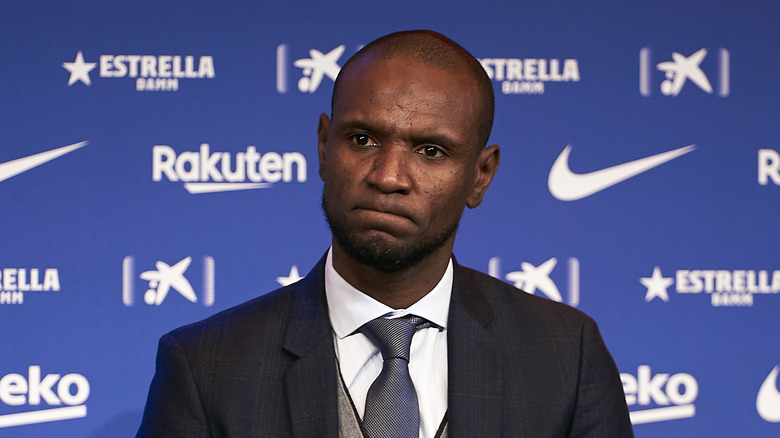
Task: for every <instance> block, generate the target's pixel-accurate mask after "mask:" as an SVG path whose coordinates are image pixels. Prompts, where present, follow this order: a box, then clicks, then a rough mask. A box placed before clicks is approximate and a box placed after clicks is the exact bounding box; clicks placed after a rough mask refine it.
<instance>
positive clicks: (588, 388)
mask: <svg viewBox="0 0 780 438" xmlns="http://www.w3.org/2000/svg"><path fill="white" fill-rule="evenodd" d="M492 120H493V90H492V85H491V83H490V80H489V79H488V77H487V75H486V74H485V72H484V70H483V69H482V67H481V66H480V64H479V62H478V61H477V60H476V59H474V57H473V56H471V55H470V54H468V52H466V51H465V50H464V49H463V48H461V47H460V46H458V45H457V44H455V43H454V42H452V41H450V40H449V39H447V38H446V37H444V36H442V35H439V34H437V33H434V32H429V31H412V32H401V33H396V34H391V35H388V36H385V37H383V38H380V39H379V40H377V41H374V42H373V43H371V44H369V45H368V46H366V47H364V48H363V49H362V50H361V51H360V52H358V53H357V54H356V55H355V56H353V57H352V58H351V59H350V60H349V61H348V62H347V63H346V64H345V65H344V68H343V69H342V70H341V72H340V74H339V76H338V78H337V80H336V84H335V86H334V91H333V101H332V107H331V117H328V116H327V115H325V114H323V115H321V116H320V121H319V126H318V129H317V135H318V154H319V173H320V177H321V178H322V180H323V181H324V189H323V209H324V211H325V214H326V217H327V220H328V223H329V225H330V227H331V230H332V233H333V243H332V247H331V249H330V250H329V251H328V253H327V254H326V256H324V257H323V259H322V260H321V261H320V262H319V263H318V264H317V266H315V267H314V269H312V271H311V272H309V274H308V275H307V276H306V277H305V278H304V279H303V280H301V281H300V282H298V283H295V284H293V285H290V286H287V287H285V288H282V289H279V290H277V291H274V292H272V293H270V294H267V295H264V296H261V297H259V298H257V299H255V300H252V301H250V302H248V303H245V304H242V305H240V306H237V307H235V308H232V309H228V310H226V311H224V312H222V313H220V314H217V315H215V316H213V317H211V318H209V319H207V320H205V321H202V322H199V323H196V324H193V325H190V326H187V327H183V328H181V329H178V330H174V331H173V332H171V333H170V334H168V335H165V336H163V338H162V339H161V340H160V347H159V353H158V358H157V371H156V374H155V377H154V380H153V381H152V385H151V389H150V392H149V400H148V403H147V406H146V410H145V412H144V419H143V423H142V425H141V429H140V430H139V434H138V435H139V436H155V437H156V436H160V437H170V436H186V437H196V436H214V437H222V436H262V437H267V436H295V437H337V436H341V437H351V436H356V437H359V436H369V437H371V438H373V437H374V436H377V435H378V434H382V433H388V435H386V436H403V437H407V436H413V435H416V434H417V432H419V434H420V435H419V436H421V437H426V438H428V437H434V436H451V437H461V436H463V437H499V436H504V437H522V436H527V437H534V438H538V437H574V436H577V437H579V436H589V437H626V436H632V432H631V425H630V422H629V419H628V412H627V409H626V404H625V400H624V395H623V391H622V387H621V384H620V379H619V376H618V372H617V369H616V367H615V365H614V363H613V361H612V358H611V357H610V355H609V353H608V352H607V350H606V348H605V346H604V344H603V342H602V340H601V337H600V335H599V333H598V329H597V328H596V325H595V323H594V322H593V321H592V320H591V319H590V318H588V317H587V316H585V315H584V314H582V313H581V312H579V311H577V310H574V309H572V308H569V307H567V306H564V305H562V304H558V303H554V302H551V301H548V300H544V299H542V298H538V297H535V296H532V295H528V294H526V293H523V292H521V291H519V290H517V289H515V288H513V287H511V286H509V285H508V284H506V283H503V282H501V281H498V280H495V279H493V278H491V277H489V276H486V275H484V274H480V273H477V272H475V271H472V270H470V269H467V268H463V267H460V266H459V265H458V264H457V263H456V262H455V261H454V259H453V257H452V249H453V245H454V242H455V233H456V230H457V227H458V222H459V219H460V216H461V214H462V212H463V210H464V208H465V207H467V206H468V207H469V208H474V207H477V206H478V205H479V204H480V203H481V202H482V199H483V196H484V195H485V192H486V191H487V189H488V186H489V185H490V182H491V181H492V178H493V175H494V174H495V172H496V170H497V168H498V164H499V148H498V146H496V145H492V146H489V147H485V145H486V143H487V139H488V136H489V134H490V129H491V126H492ZM409 315H414V317H411V318H410V317H409ZM415 318H416V319H415ZM388 320H395V322H392V323H390V324H391V325H392V324H400V325H403V326H404V327H408V326H409V325H410V324H412V323H411V322H408V321H412V320H413V321H416V322H414V323H413V324H414V326H416V324H418V323H419V324H421V325H420V326H419V328H418V327H415V328H413V329H411V332H410V333H411V334H410V335H409V336H412V337H411V341H408V339H407V341H406V342H407V344H406V349H407V352H406V353H405V354H406V356H405V357H403V358H402V361H401V359H399V358H398V357H392V358H388V357H384V356H386V355H388V356H391V355H392V354H395V353H392V354H390V353H387V354H386V352H387V351H388V350H386V348H388V347H386V345H385V344H383V342H384V341H382V340H380V339H379V337H380V335H379V334H377V333H378V332H377V330H374V329H373V328H372V327H374V325H373V324H374V323H375V321H378V322H376V324H384V323H386V322H387V321H388ZM399 321H401V322H400V323H399ZM404 324H405V325H404ZM408 342H411V345H409V343H408ZM409 349H410V352H409V351H408V350H409ZM380 350H381V353H380ZM401 356H403V355H401ZM391 362H392V364H393V365H392V366H391V365H390V363H391ZM397 364H400V365H397ZM396 366H398V367H399V368H397V370H398V371H396V368H393V370H392V371H390V369H391V368H392V367H396ZM396 372H397V373H400V374H397V375H399V376H405V377H402V378H398V379H396V380H399V379H400V380H403V382H401V383H399V382H398V381H395V380H393V379H395V378H393V379H389V380H388V381H392V382H393V383H392V385H395V384H399V385H400V386H387V387H384V386H383V388H389V389H385V390H384V391H385V392H381V395H378V394H380V392H379V391H382V390H380V389H375V388H374V386H375V385H377V386H382V385H384V384H385V380H383V379H385V378H386V376H387V375H393V376H395V375H396V374H390V373H396ZM383 376H385V377H383ZM409 380H411V383H409ZM380 381H382V383H381V384H380V383H379V382H380ZM388 385H390V384H389V383H388ZM404 385H406V386H404ZM397 388H402V389H397ZM409 391H410V392H409ZM407 392H409V394H411V395H409V394H407ZM402 393H403V394H402ZM408 406H412V407H413V408H412V409H407V407H408ZM407 413H408V417H407V416H406V415H407ZM377 415H378V416H379V417H382V416H383V415H384V417H385V418H383V419H381V418H380V420H375V419H374V417H375V416H377ZM375 421H380V423H381V421H385V422H386V423H384V424H385V425H384V426H376V425H375V424H374V422H375ZM386 424H391V425H390V426H387V425H386ZM377 427H378V428H379V429H381V430H379V431H376V430H377V429H376V428H377ZM396 427H397V428H399V429H398V430H401V429H400V428H403V427H406V428H407V429H406V431H405V432H404V431H396V429H395V428H396ZM390 429H393V430H394V432H388V430H390ZM410 431H413V432H410ZM382 436H385V435H382Z"/></svg>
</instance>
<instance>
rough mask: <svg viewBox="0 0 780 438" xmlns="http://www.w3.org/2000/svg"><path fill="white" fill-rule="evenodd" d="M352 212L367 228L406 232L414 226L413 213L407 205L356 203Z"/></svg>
mask: <svg viewBox="0 0 780 438" xmlns="http://www.w3.org/2000/svg"><path fill="white" fill-rule="evenodd" d="M353 213H355V216H356V217H357V219H358V221H359V222H362V225H363V226H364V227H366V228H368V229H374V230H378V231H384V232H389V233H390V234H397V233H401V234H406V233H408V232H410V231H411V228H410V227H412V226H414V223H415V220H414V213H413V212H412V210H411V209H410V208H408V207H404V206H399V205H388V204H368V203H367V204H358V205H357V206H356V207H354V208H353Z"/></svg>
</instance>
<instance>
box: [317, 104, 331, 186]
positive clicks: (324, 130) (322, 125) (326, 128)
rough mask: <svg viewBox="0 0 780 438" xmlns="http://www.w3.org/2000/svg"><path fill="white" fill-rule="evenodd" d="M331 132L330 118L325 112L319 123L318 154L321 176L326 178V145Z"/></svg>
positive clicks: (323, 178)
mask: <svg viewBox="0 0 780 438" xmlns="http://www.w3.org/2000/svg"><path fill="white" fill-rule="evenodd" d="M328 132H330V119H329V118H328V115H327V114H325V113H322V114H320V122H319V123H318V124H317V156H318V157H319V160H320V167H319V169H320V178H321V179H322V180H325V149H326V148H325V146H326V145H327V143H328Z"/></svg>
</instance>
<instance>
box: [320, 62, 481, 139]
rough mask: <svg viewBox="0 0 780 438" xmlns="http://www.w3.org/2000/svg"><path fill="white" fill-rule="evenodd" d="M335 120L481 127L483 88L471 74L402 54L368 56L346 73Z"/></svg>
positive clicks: (334, 110)
mask: <svg viewBox="0 0 780 438" xmlns="http://www.w3.org/2000/svg"><path fill="white" fill-rule="evenodd" d="M342 74H344V75H345V76H344V77H343V78H340V79H341V81H340V82H341V84H340V86H339V89H338V93H337V94H336V96H335V99H334V105H333V119H334V121H337V120H339V119H341V118H343V117H348V118H352V117H369V116H375V117H378V116H382V117H395V118H400V119H404V118H406V119H407V122H414V121H418V122H421V121H422V119H429V120H437V122H436V123H447V124H450V125H454V126H459V127H460V128H463V129H467V130H469V131H471V132H473V131H475V130H476V126H477V110H478V105H479V99H478V96H479V95H478V89H477V85H476V83H475V81H474V80H472V79H471V78H470V77H469V76H468V75H466V74H463V73H458V72H451V71H447V70H442V69H440V68H436V67H430V66H427V65H424V64H422V63H420V62H418V61H413V60H409V59H404V58H400V57H396V58H391V59H376V58H372V57H371V56H370V55H367V56H365V57H364V58H362V59H361V60H359V61H358V62H357V63H355V64H353V65H351V66H350V68H349V69H347V70H346V71H342Z"/></svg>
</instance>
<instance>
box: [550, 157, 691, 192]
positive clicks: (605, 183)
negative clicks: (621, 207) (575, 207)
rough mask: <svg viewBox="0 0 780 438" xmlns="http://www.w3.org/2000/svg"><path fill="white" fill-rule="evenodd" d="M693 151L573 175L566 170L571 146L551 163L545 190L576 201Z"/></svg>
mask: <svg viewBox="0 0 780 438" xmlns="http://www.w3.org/2000/svg"><path fill="white" fill-rule="evenodd" d="M694 149H696V146H695V145H688V146H683V147H681V148H678V149H674V150H671V151H668V152H663V153H660V154H657V155H652V156H650V157H645V158H640V159H638V160H634V161H629V162H628V163H623V164H618V165H616V166H612V167H608V168H606V169H601V170H596V171H594V172H590V173H583V174H576V173H574V172H572V171H571V170H570V169H569V154H570V153H571V145H568V146H566V148H564V149H563V152H561V154H560V155H558V158H557V159H556V160H555V163H553V165H552V168H551V169H550V176H549V177H548V178H547V187H548V188H549V189H550V193H552V195H553V196H555V197H556V198H558V199H560V200H561V201H576V200H577V199H582V198H585V197H588V196H590V195H592V194H594V193H597V192H600V191H602V190H604V189H606V188H608V187H612V186H614V185H615V184H617V183H620V182H623V181H625V180H627V179H629V178H631V177H634V176H637V175H639V174H640V173H642V172H647V171H648V170H650V169H652V168H654V167H656V166H660V165H661V164H664V163H666V162H667V161H671V160H673V159H675V158H677V157H679V156H681V155H684V154H687V153H688V152H691V151H692V150H694Z"/></svg>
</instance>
